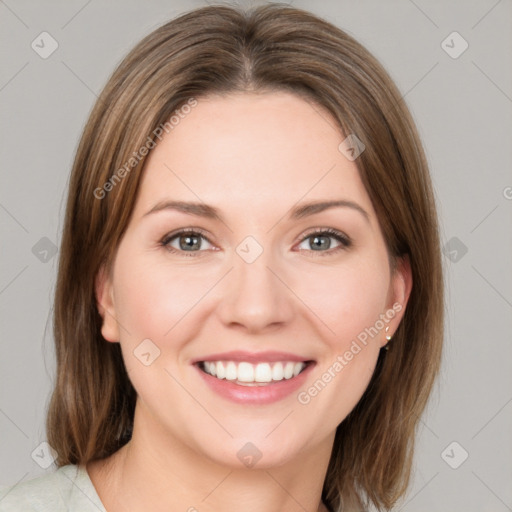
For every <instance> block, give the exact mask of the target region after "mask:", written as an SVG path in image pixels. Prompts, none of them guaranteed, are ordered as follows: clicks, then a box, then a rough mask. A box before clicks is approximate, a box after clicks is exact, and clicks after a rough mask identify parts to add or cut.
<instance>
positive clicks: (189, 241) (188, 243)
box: [180, 235, 200, 249]
mask: <svg viewBox="0 0 512 512" xmlns="http://www.w3.org/2000/svg"><path fill="white" fill-rule="evenodd" d="M183 240H184V241H185V242H184V243H182V241H183ZM198 240H199V237H198V236H188V235H187V236H182V237H181V238H180V248H181V249H187V248H188V249H199V246H200V243H199V242H198Z"/></svg>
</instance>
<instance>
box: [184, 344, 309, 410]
mask: <svg viewBox="0 0 512 512" xmlns="http://www.w3.org/2000/svg"><path fill="white" fill-rule="evenodd" d="M191 363H192V366H193V367H195V368H196V370H197V372H198V374H199V376H200V377H201V380H202V381H203V382H204V383H205V384H206V386H207V387H208V388H209V389H210V390H212V391H213V392H214V393H216V394H218V395H220V396H221V397H222V398H225V399H228V400H229V401H231V402H235V403H238V404H246V405H248V404H255V405H264V404H270V403H273V402H277V401H279V400H282V399H285V398H286V397H288V396H290V395H291V394H292V393H293V392H294V391H296V390H297V389H299V388H300V387H301V386H304V385H305V382H306V379H308V375H309V374H310V373H311V371H312V369H313V367H314V366H315V365H316V361H315V360H313V359H309V358H307V357H302V356H298V355H296V354H291V353H287V352H259V353H249V352H241V351H233V352H224V353H222V354H212V355H209V356H205V357H202V358H198V359H196V360H194V361H191Z"/></svg>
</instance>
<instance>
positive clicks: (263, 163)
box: [136, 92, 371, 215]
mask: <svg viewBox="0 0 512 512" xmlns="http://www.w3.org/2000/svg"><path fill="white" fill-rule="evenodd" d="M343 139H344V136H343V134H342V132H341V130H340V129H339V127H338V126H337V124H336V122H335V120H334V119H333V117H332V116H331V115H330V113H329V112H327V111H326V110H325V109H323V108H322V107H320V106H318V105H316V104H314V103H312V102H310V101H306V100H305V99H303V98H301V97H299V96H297V95H294V94H291V93H287V92H267V93H259V94H256V93H240V94H234V95H228V96H214V97H209V98H204V99H203V98H201V99H199V100H198V103H197V105H196V106H195V107H194V108H192V109H191V110H190V112H189V113H188V114H187V115H184V116H183V117H182V118H181V119H180V122H179V124H177V125H176V126H175V127H174V128H173V130H172V131H170V132H169V133H168V134H166V135H165V136H164V137H163V138H162V140H161V141H160V142H158V144H157V146H156V147H155V148H154V149H153V150H152V151H151V153H150V154H149V156H148V159H147V160H146V164H145V168H144V171H143V172H144V176H143V179H142V183H141V190H140V194H139V200H138V204H137V205H136V210H137V211H136V215H137V214H140V215H141V214H143V212H142V210H144V211H147V210H148V209H149V208H151V206H152V205H153V204H154V203H155V202H157V201H159V200H163V199H169V198H172V199H183V200H194V201H198V200H200V201H205V202H207V203H208V204H214V205H219V207H220V208H221V209H222V208H223V205H226V204H227V203H228V202H229V203H230V204H232V205H233V206H234V207H235V206H238V207H240V208H242V207H245V208H246V209H247V207H248V206H249V205H252V206H254V207H257V206H258V205H260V206H261V207H262V208H268V207H269V205H272V206H276V205H277V204H281V203H285V204H287V205H289V206H291V205H293V204H294V203H296V202H298V201H299V200H301V198H304V199H307V200H313V199H340V198H344V199H351V200H358V201H359V202H360V203H363V204H365V205H366V206H367V208H368V209H371V205H370V204H369V198H368V196H367V195H366V191H365V189H364V186H363V184H362V182H361V180H360V177H359V172H358V169H357V166H356V163H355V162H353V161H350V160H348V159H347V158H346V157H345V156H344V155H343V154H342V153H341V152H340V151H339V149H338V146H339V144H340V143H341V142H342V140H343ZM276 201H277V203H276Z"/></svg>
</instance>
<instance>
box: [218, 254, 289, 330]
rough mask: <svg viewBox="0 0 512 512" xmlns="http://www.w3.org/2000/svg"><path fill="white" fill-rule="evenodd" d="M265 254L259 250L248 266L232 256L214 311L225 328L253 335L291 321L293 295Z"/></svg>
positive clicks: (272, 262) (280, 273) (281, 274)
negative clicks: (218, 301)
mask: <svg viewBox="0 0 512 512" xmlns="http://www.w3.org/2000/svg"><path fill="white" fill-rule="evenodd" d="M268 253H270V251H268ZM268 253H267V251H263V253H262V254H261V255H260V256H259V257H258V258H257V259H256V261H253V262H252V263H247V262H246V261H244V260H243V259H242V258H240V257H239V256H238V254H234V255H233V266H234V268H233V270H232V271H231V272H230V273H229V276H228V279H227V280H226V283H225V286H224V288H223V292H222V293H223V296H222V298H221V300H220V303H219V305H218V310H217V311H218V316H219V318H220V319H221V321H222V322H223V323H224V324H225V325H226V326H230V327H233V326H237V327H238V328H243V329H245V331H246V332H247V333H256V332H261V331H265V330H270V329H275V328H277V327H278V326H279V325H284V324H286V323H288V322H290V321H291V319H292V317H293V314H294V307H293V297H294V296H293V293H292V291H290V289H289V288H288V287H287V286H286V284H285V283H286V278H285V276H284V275H283V272H282V271H281V272H280V271H279V265H278V264H277V262H276V261H275V259H274V260H272V258H270V257H269V255H268Z"/></svg>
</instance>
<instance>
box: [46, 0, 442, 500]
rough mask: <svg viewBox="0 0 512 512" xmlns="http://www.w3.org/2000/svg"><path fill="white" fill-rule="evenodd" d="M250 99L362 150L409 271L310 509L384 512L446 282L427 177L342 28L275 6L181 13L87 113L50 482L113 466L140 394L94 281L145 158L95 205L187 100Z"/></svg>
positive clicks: (66, 274)
mask: <svg viewBox="0 0 512 512" xmlns="http://www.w3.org/2000/svg"><path fill="white" fill-rule="evenodd" d="M247 91H251V92H260V91H261V92H265V91H288V92H291V93H294V94H299V95H301V96H302V97H305V98H308V99H309V100H310V101H311V102H312V104H313V105H314V104H316V105H319V106H321V107H324V108H325V109H327V111H328V112H330V113H331V114H332V116H333V118H334V120H335V121H336V123H337V124H338V128H339V129H340V131H341V132H342V134H343V135H344V136H348V134H356V135H357V137H358V138H359V139H361V140H362V141H363V142H364V144H365V146H366V150H365V151H364V152H363V153H362V154H361V155H360V156H359V158H357V160H356V164H357V167H358V169H359V172H360V175H361V179H362V181H363V183H364V185H365V187H366V190H367V192H368V194H369V196H370V198H371V200H372V203H373V206H374V208H375V211H376V213H377V216H378V219H379V222H380V225H381V228H382V232H383V235H384V239H385V241H386V244H387V248H388V253H389V255H390V259H391V260H393V261H396V259H397V258H399V257H401V256H407V257H408V258H409V260H410V264H411V271H412V278H413V287H412V291H411V295H410V297H409V301H408V305H407V308H406V311H405V314H404V317H403V319H402V322H401V324H400V326H399V327H398V330H397V331H396V333H395V335H394V338H393V340H392V341H391V343H390V349H389V351H381V353H380V355H379V359H378V361H377V366H376V369H375V372H374V374H373V377H372V379H371V382H370V384H369V386H368V388H367V389H366V391H365V393H364V395H363V397H362V398H361V400H360V401H359V403H358V404H357V406H356V407H355V408H354V409H353V410H352V412H351V413H350V414H349V415H348V417H347V418H346V419H345V420H344V421H343V422H342V423H341V424H340V425H339V426H338V428H337V431H336V436H335V442H334V447H333V452H332V456H331V460H330V463H329V467H328V471H327V475H326V480H325V483H324V489H323V493H322V496H323V498H324V500H325V501H326V502H327V503H328V504H329V506H330V507H331V508H332V509H333V510H339V509H340V508H341V507H344V510H345V507H353V508H357V509H362V508H365V507H366V506H367V505H368V503H372V504H373V505H374V506H376V507H377V508H378V509H379V510H382V509H383V508H384V509H389V508H390V507H392V505H393V504H394V503H395V502H396V501H397V499H398V498H399V497H401V496H402V495H403V494H404V493H405V491H406V489H407V486H408V482H409V476H410V472H411V465H412V457H413V449H414V438H415V429H416V427H417V425H418V422H419V418H420V415H421V414H422V412H423V410H424V408H425V406H426V403H427V400H428V397H429V395H430V392H431V389H432V386H433V383H434V381H435V378H436V376H437V374H438V372H439V366H440V359H441V347H442V334H443V309H444V308H443V279H442V267H441V255H440V248H439V235H438V225H437V217H436V209H435V202H434V196H433V191H432V186H431V181H430V176H429V172H428V166H427V162H426V158H425V155H424V152H423V149H422V145H421V142H420V140H419V136H418V133H417V130H416V128H415V125H414V122H413V120H412V117H411V115H410V113H409V111H408V109H407V107H406V105H405V103H404V101H403V99H402V98H401V95H400V93H399V91H398V89H397V88H396V86H395V85H394V83H393V82H392V80H391V78H390V77H389V75H388V74H387V72H386V71H385V70H384V69H383V67H382V66H381V65H380V64H379V63H378V61H377V60H376V59H375V58H374V57H373V56H372V55H371V54H370V53H369V52H368V51H367V50H366V49H365V48H364V47H363V46H361V44H359V43H358V42H357V41H355V40H354V39H353V38H352V37H350V36H349V35H347V34H346V33H345V32H343V31H342V30H340V29H339V28H337V27H335V26H333V25H332V24H330V23H328V22H326V21H324V20H322V19H320V18H318V17H316V16H314V15H312V14H310V13H308V12H306V11H302V10H299V9H295V8H291V7H288V6H284V5H278V4H269V5H265V6H261V7H257V8H255V9H253V10H250V11H247V12H245V11H242V10H239V9H235V8H232V7H227V6H208V7H204V8H200V9H196V10H194V11H191V12H188V13H186V14H184V15H182V16H180V17H178V18H177V19H174V20H172V21H170V22H169V23H167V24H165V25H163V26H162V27H160V28H158V29H157V30H155V31H154V32H152V33H151V34H149V35H148V36H147V37H145V38H144V39H143V40H142V41H141V42H140V43H139V44H138V45H137V46H136V47H135V48H134V49H133V50H132V51H131V52H130V53H129V54H128V56H127V57H126V58H125V59H124V60H123V61H122V62H121V64H120V65H119V66H118V68H117V69H116V70H115V72H114V73H113V75H112V77H111V78H110V79H109V81H108V83H107V84H106V86H105V88H104V90H103V92H102V93H101V95H100V97H99V98H98V101H97V102H96V104H95V106H94V108H93V110H92V113H91V115H90V118H89V120H88V122H87V125H86V126H85V129H84V133H83V136H82V138H81V141H80V144H79V147H78V149H77V153H76V158H75V162H74V165H73V170H72V175H71V180H70V185H69V193H68V200H67V209H66V217H65V225H64V232H63V237H62V244H61V251H60V262H59V270H58V277H57V284H56V292H55V307H54V336H55V343H56V357H57V379H56V383H55V389H54V391H53V395H52V398H51V402H50V405H49V411H48V418H47V436H48V441H49V443H50V445H51V446H52V447H53V448H54V449H55V450H56V452H57V454H58V458H57V461H56V462H57V465H58V466H62V465H64V464H70V463H73V464H84V463H87V462H88V461H90V460H92V459H97V458H104V457H107V456H109V455H111V454H112V453H114V452H115V451H116V450H117V449H119V448H120V447H121V446H123V445H124V444H125V443H126V442H127V441H128V440H129V438H130V432H131V429H132V426H133V415H134V408H135V401H136V392H135V390H134V388H133V386H132V384H131V382H130V380H129V378H128V376H127V373H126V370H125V367H124V363H123V359H122V356H121V351H120V346H119V343H107V342H106V341H105V340H104V339H103V337H102V335H101V325H102V318H101V316H100V314H99V313H98V309H97V303H96V297H95V278H96V277H97V275H98V272H99V270H100V268H101V267H102V265H105V268H107V269H108V270H109V271H110V270H111V265H112V261H113V256H114V255H115V252H116V249H117V247H118V245H119V242H120V239H121V237H122V236H123V233H124V231H125V229H126V227H127V225H128V222H129V220H130V216H131V213H132V211H133V209H134V204H135V201H136V198H137V193H138V189H139V183H140V179H141V174H142V170H143V167H144V161H145V159H146V157H142V158H140V160H138V161H137V162H135V164H136V165H133V168H131V169H130V171H129V173H128V175H127V176H125V177H124V179H122V180H118V181H117V182H115V186H113V187H112V189H111V190H110V191H109V192H108V193H105V194H104V197H103V198H102V199H98V197H97V194H95V191H96V190H98V189H99V188H102V187H103V186H104V184H105V183H107V182H109V180H112V179H113V177H114V174H115V173H116V172H118V170H119V169H120V168H122V167H123V166H125V165H126V162H127V161H129V159H130V158H131V157H132V156H133V154H134V152H137V151H138V149H139V148H141V147H142V146H143V145H145V144H146V143H147V141H148V140H156V136H155V130H157V129H158V127H159V126H161V125H163V124H164V123H166V122H168V120H169V119H170V118H171V116H172V115H173V112H175V111H176V109H178V108H180V106H182V105H184V104H186V102H187V101H189V100H190V99H191V98H196V99H199V100H200V99H201V97H206V96H207V95H212V94H230V93H235V92H247ZM148 138H149V139H148ZM340 140H341V139H340ZM132 163H133V162H132Z"/></svg>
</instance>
